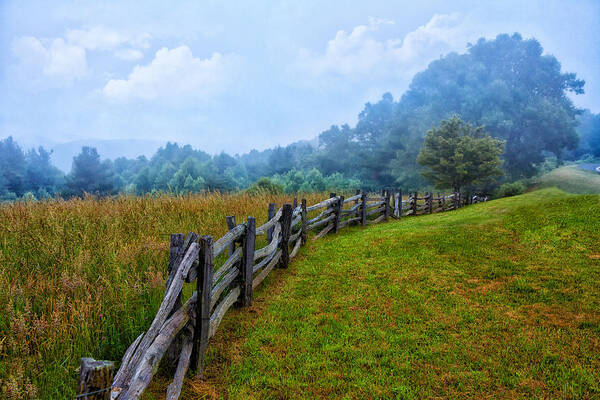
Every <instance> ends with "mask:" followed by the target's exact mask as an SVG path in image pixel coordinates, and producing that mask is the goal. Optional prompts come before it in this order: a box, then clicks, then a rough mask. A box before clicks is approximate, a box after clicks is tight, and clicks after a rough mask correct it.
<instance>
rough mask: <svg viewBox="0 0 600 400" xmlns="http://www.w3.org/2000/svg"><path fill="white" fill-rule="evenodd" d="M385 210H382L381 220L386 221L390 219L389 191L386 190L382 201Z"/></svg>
mask: <svg viewBox="0 0 600 400" xmlns="http://www.w3.org/2000/svg"><path fill="white" fill-rule="evenodd" d="M383 201H384V202H385V204H384V205H385V208H384V209H383V215H384V217H383V220H384V221H387V220H388V219H389V217H390V191H389V190H388V189H386V190H385V195H384V200H383Z"/></svg>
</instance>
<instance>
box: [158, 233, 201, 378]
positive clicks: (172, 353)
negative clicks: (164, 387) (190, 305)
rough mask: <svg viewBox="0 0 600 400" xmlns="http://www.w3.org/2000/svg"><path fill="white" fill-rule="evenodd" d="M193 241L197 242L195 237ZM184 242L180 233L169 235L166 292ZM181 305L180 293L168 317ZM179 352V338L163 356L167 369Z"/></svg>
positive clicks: (173, 363)
mask: <svg viewBox="0 0 600 400" xmlns="http://www.w3.org/2000/svg"><path fill="white" fill-rule="evenodd" d="M191 234H192V232H190V234H188V236H189V235H191ZM194 235H196V234H195V233H194ZM194 239H195V240H197V235H196V237H195V238H194ZM184 240H185V236H184V235H183V234H182V233H175V234H173V235H171V241H170V246H169V247H170V248H169V267H168V275H167V287H166V290H169V286H170V285H171V281H172V280H173V277H174V276H175V273H176V272H177V268H178V267H179V263H180V262H181V257H183V254H182V253H183V252H184V251H185V249H183V244H184ZM191 240H192V238H191V237H189V238H188V243H190V241H191ZM195 240H194V241H195ZM192 268H193V267H192ZM182 304H183V303H182V300H181V293H179V296H177V299H176V300H175V304H174V305H173V309H172V310H171V312H170V313H169V315H168V316H169V317H170V316H171V315H172V314H173V313H174V312H175V311H177V310H178V309H179V308H181V305H182ZM180 352H181V338H177V339H176V340H174V341H173V343H172V344H171V347H169V349H168V350H167V354H166V356H165V358H166V360H165V361H166V363H167V365H168V366H169V367H174V366H175V365H176V363H177V358H178V357H179V353H180Z"/></svg>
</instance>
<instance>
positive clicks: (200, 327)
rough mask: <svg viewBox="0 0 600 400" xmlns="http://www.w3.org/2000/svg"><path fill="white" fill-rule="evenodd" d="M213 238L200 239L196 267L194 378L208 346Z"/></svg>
mask: <svg viewBox="0 0 600 400" xmlns="http://www.w3.org/2000/svg"><path fill="white" fill-rule="evenodd" d="M213 254H214V253H213V238H212V236H208V235H205V236H202V237H201V238H200V265H199V266H198V280H197V282H196V290H197V292H198V297H197V300H196V321H195V326H194V350H193V351H192V362H191V365H192V368H193V369H195V370H196V376H197V377H198V378H202V369H203V367H204V355H205V354H206V347H207V346H208V333H209V332H208V331H209V329H210V291H211V289H212V280H213V272H214V265H213V261H214V260H213V258H214V257H213Z"/></svg>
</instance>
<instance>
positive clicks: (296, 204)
mask: <svg viewBox="0 0 600 400" xmlns="http://www.w3.org/2000/svg"><path fill="white" fill-rule="evenodd" d="M296 207H298V198H297V197H294V204H293V210H295V209H296Z"/></svg>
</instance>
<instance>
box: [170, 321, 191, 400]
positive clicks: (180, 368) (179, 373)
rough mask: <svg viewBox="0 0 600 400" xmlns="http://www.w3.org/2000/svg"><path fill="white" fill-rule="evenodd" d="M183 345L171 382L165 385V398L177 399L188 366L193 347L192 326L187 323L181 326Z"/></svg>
mask: <svg viewBox="0 0 600 400" xmlns="http://www.w3.org/2000/svg"><path fill="white" fill-rule="evenodd" d="M182 333H183V338H184V339H183V346H182V348H181V354H180V355H179V362H178V363H177V369H176V371H175V376H174V377H173V382H171V384H169V387H167V396H166V400H177V399H179V395H180V394H181V387H182V386H183V380H184V379H185V374H186V372H187V370H188V368H189V366H190V358H191V355H192V349H193V347H194V339H193V338H194V328H193V327H192V326H191V325H190V323H189V322H188V324H187V325H186V326H185V328H183V330H182Z"/></svg>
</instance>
